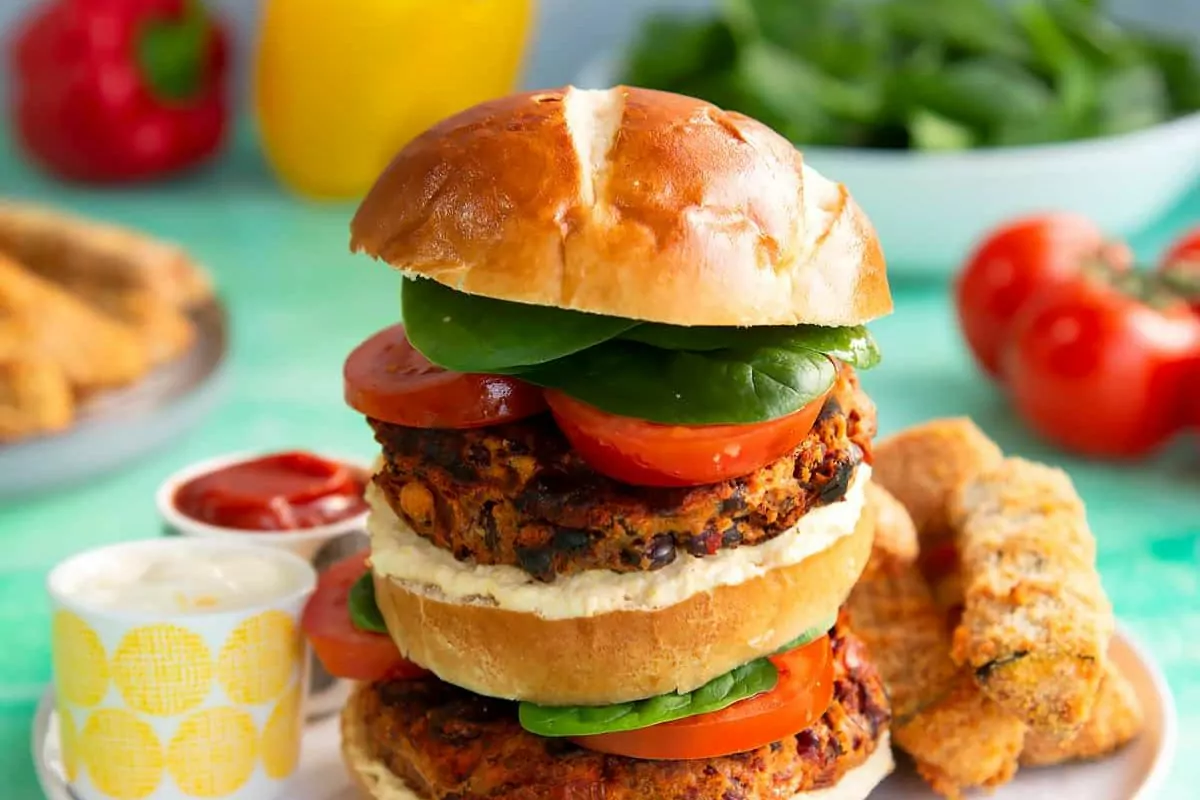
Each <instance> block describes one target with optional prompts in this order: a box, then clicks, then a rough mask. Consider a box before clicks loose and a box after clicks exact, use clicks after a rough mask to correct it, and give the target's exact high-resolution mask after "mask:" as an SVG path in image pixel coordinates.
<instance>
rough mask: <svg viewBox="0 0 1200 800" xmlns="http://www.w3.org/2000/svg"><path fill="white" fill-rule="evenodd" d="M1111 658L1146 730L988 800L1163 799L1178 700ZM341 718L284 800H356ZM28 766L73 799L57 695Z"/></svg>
mask: <svg viewBox="0 0 1200 800" xmlns="http://www.w3.org/2000/svg"><path fill="white" fill-rule="evenodd" d="M1110 655H1111V657H1112V659H1113V661H1114V662H1115V663H1116V664H1117V666H1118V667H1120V669H1121V671H1122V672H1124V673H1125V675H1127V676H1128V677H1129V680H1130V681H1131V682H1132V683H1133V686H1134V688H1135V689H1136V691H1137V694H1138V698H1139V699H1140V700H1141V701H1142V705H1143V707H1144V708H1145V711H1146V729H1145V730H1144V731H1143V732H1142V735H1141V736H1140V737H1139V738H1138V740H1137V741H1136V742H1134V743H1132V744H1131V745H1129V746H1128V747H1126V748H1125V749H1124V750H1122V751H1121V752H1119V753H1118V754H1116V755H1114V756H1112V757H1111V758H1108V759H1105V760H1103V761H1098V762H1095V763H1090V764H1072V765H1069V766H1062V767H1046V768H1042V769H1026V770H1021V771H1020V772H1019V773H1018V774H1017V777H1016V779H1015V780H1013V781H1012V783H1009V784H1008V785H1006V786H1004V787H1003V788H1001V789H999V790H997V791H996V792H995V793H994V794H992V795H990V797H991V798H992V800H1061V798H1064V797H1076V798H1087V800H1152V798H1156V797H1158V796H1159V795H1160V793H1161V790H1162V788H1163V784H1164V783H1165V781H1166V778H1167V773H1168V772H1169V770H1170V768H1171V762H1172V761H1173V760H1174V757H1175V745H1176V720H1175V701H1174V700H1173V698H1172V697H1171V690H1170V688H1169V687H1168V686H1167V682H1166V680H1165V679H1164V678H1163V676H1162V673H1161V672H1160V671H1159V669H1158V666H1157V665H1156V664H1155V663H1154V661H1153V660H1152V659H1151V658H1150V655H1149V653H1148V652H1147V651H1146V650H1145V649H1143V648H1142V647H1141V646H1139V645H1138V644H1137V643H1136V642H1134V641H1133V639H1132V638H1130V636H1129V634H1128V633H1126V632H1125V631H1123V630H1118V631H1117V635H1116V637H1114V639H1113V643H1112V648H1111V650H1110ZM339 738H340V737H339V732H338V718H337V716H336V715H335V716H332V717H327V718H325V719H323V720H321V721H320V722H316V723H313V724H311V725H310V726H309V727H308V730H307V732H306V733H305V737H304V752H303V755H302V757H301V761H300V773H301V777H300V779H299V780H298V781H297V782H296V784H297V786H298V787H299V792H298V793H297V794H295V796H293V797H291V798H288V800H361V795H360V794H359V793H358V792H357V790H356V789H355V788H354V786H353V785H352V784H351V782H350V780H349V778H347V777H346V774H345V771H344V767H343V766H342V759H341V755H340V752H339V748H338V743H339ZM33 760H34V764H35V766H36V767H37V773H38V779H39V780H40V781H41V784H42V788H43V789H44V790H45V792H46V797H47V798H48V800H72V796H71V793H70V790H69V789H68V788H67V786H66V782H65V781H64V779H63V770H62V762H61V758H60V754H59V747H58V720H57V715H56V714H55V712H54V695H53V692H52V691H47V693H46V695H45V697H43V698H42V702H41V705H40V706H39V707H38V712H37V717H36V718H35V720H34V723H33ZM934 797H935V795H934V794H933V792H931V791H930V790H929V789H928V787H926V786H925V784H924V783H922V781H921V779H920V778H919V777H917V775H916V774H915V773H913V772H912V770H911V769H910V768H909V767H908V766H907V764H906V763H905V762H904V761H903V760H902V759H901V766H900V768H899V769H898V770H897V772H896V774H895V775H892V776H891V777H890V778H888V780H887V781H885V782H884V784H883V785H882V786H881V787H879V789H877V790H876V791H875V792H874V793H873V794H872V795H871V800H931V798H934Z"/></svg>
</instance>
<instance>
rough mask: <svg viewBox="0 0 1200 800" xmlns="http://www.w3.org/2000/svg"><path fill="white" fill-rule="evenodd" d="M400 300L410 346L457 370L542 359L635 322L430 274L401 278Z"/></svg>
mask: <svg viewBox="0 0 1200 800" xmlns="http://www.w3.org/2000/svg"><path fill="white" fill-rule="evenodd" d="M401 306H402V313H403V317H404V329H405V332H406V333H407V334H408V340H409V341H410V342H412V345H413V347H415V348H416V349H417V350H419V351H421V353H422V354H424V356H425V357H426V358H428V359H429V360H430V361H432V362H433V363H434V364H437V365H439V366H442V367H445V368H446V369H452V370H457V371H458V372H497V371H501V370H506V369H508V368H511V367H524V366H528V365H530V364H542V363H544V362H547V361H553V360H554V359H556V358H562V357H563V356H567V355H570V354H572V353H576V352H578V351H580V350H584V349H586V348H588V347H591V346H592V345H594V344H598V343H599V342H604V341H607V340H608V339H611V338H613V337H614V336H617V335H619V334H621V333H623V332H624V331H627V330H629V329H630V328H632V327H633V326H634V325H637V322H636V321H634V320H631V319H621V318H619V317H605V316H601V315H599V314H584V313H581V312H578V311H568V310H565V309H561V308H550V307H546V306H534V305H527V304H525V303H510V302H507V301H505V300H493V299H492V298H489V297H480V296H479V295H471V294H467V293H465V292H459V291H455V290H454V289H451V288H450V287H448V286H443V285H442V284H440V283H438V282H437V281H433V280H420V279H419V280H408V279H406V280H405V281H404V285H403V289H402V292H401Z"/></svg>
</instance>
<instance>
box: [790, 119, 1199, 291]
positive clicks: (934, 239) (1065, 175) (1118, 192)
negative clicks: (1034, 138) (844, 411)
mask: <svg viewBox="0 0 1200 800" xmlns="http://www.w3.org/2000/svg"><path fill="white" fill-rule="evenodd" d="M803 149H804V157H805V160H806V161H807V162H808V163H809V164H811V165H812V166H813V167H815V168H816V169H817V171H818V172H820V173H822V174H823V175H825V176H826V177H828V178H831V179H833V180H837V181H839V182H841V183H844V184H845V185H846V187H847V188H848V189H849V190H850V192H851V194H853V195H854V199H855V200H857V201H858V203H859V205H861V206H862V207H863V210H864V211H866V213H867V216H868V217H870V219H871V222H872V223H874V225H875V229H876V231H877V232H878V233H879V240H880V242H881V243H882V244H883V253H884V255H885V256H886V257H887V260H888V266H889V268H891V269H894V270H895V271H896V272H897V273H903V274H934V273H937V274H946V273H948V272H950V271H953V270H954V269H956V268H957V267H958V266H959V264H961V262H962V261H963V259H964V258H965V257H966V256H967V254H968V252H969V251H970V250H971V248H972V247H973V246H974V245H975V244H976V243H977V242H978V241H979V239H980V238H982V236H983V235H984V234H986V233H987V232H988V231H989V230H990V229H991V228H993V227H994V226H996V225H998V224H1000V223H1002V222H1005V221H1006V220H1010V219H1012V218H1014V217H1018V216H1022V215H1025V214H1029V213H1033V212H1039V211H1049V210H1053V211H1075V212H1078V213H1080V214H1083V215H1085V216H1087V217H1090V218H1091V219H1093V220H1095V222H1096V223H1097V224H1098V225H1099V226H1100V227H1101V229H1103V230H1104V231H1106V232H1108V233H1109V234H1110V235H1114V236H1120V237H1128V236H1130V235H1132V234H1134V233H1137V232H1138V231H1140V230H1141V229H1143V228H1145V227H1146V226H1148V225H1150V224H1151V223H1153V222H1154V221H1155V220H1156V219H1158V218H1159V217H1161V216H1162V214H1163V213H1164V212H1166V211H1168V210H1169V209H1170V208H1171V207H1172V206H1173V205H1174V204H1175V203H1176V202H1178V201H1179V199H1180V198H1181V197H1182V196H1183V195H1184V193H1186V192H1187V191H1188V190H1189V189H1190V188H1191V187H1192V186H1193V185H1194V184H1195V182H1196V179H1197V178H1200V113H1196V114H1190V115H1188V116H1186V117H1181V118H1179V119H1176V120H1174V121H1172V122H1167V123H1164V124H1162V125H1156V126H1154V127H1152V128H1147V129H1145V130H1142V131H1138V132H1136V133H1130V134H1125V135H1123V136H1110V137H1105V138H1100V139H1084V140H1080V141H1077V142H1067V143H1062V144H1046V145H1033V146H1027V147H1002V148H994V149H986V150H968V151H963V152H953V153H925V152H907V151H889V150H867V149H863V148H838V147H807V148H803Z"/></svg>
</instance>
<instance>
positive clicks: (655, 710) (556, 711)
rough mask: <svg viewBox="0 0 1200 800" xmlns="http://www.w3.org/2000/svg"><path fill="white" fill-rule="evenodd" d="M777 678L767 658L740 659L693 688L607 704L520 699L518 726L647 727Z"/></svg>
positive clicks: (759, 689) (543, 729)
mask: <svg viewBox="0 0 1200 800" xmlns="http://www.w3.org/2000/svg"><path fill="white" fill-rule="evenodd" d="M778 681H779V672H778V670H776V669H775V665H774V664H772V663H771V662H770V661H768V660H767V659H765V658H759V659H756V660H754V661H751V662H750V663H749V664H744V665H742V666H740V667H738V668H737V669H735V670H733V671H732V672H727V673H725V674H724V675H721V676H719V677H717V678H714V679H712V680H711V681H709V682H708V683H706V684H704V685H703V686H701V687H700V688H699V689H697V690H695V691H694V692H685V693H682V694H681V693H678V692H671V693H670V694H663V695H659V696H657V697H651V698H649V699H646V700H638V701H637V702H633V703H617V704H614V705H607V706H539V705H535V704H533V703H521V706H520V710H519V712H518V714H519V717H520V721H521V727H523V728H524V729H525V730H527V731H529V732H531V733H536V734H538V735H539V736H591V735H594V734H597V733H614V732H616V731H632V730H637V729H638V728H648V727H650V726H651V725H660V724H662V723H664V722H671V721H672V720H676V719H683V718H684V717H694V716H696V715H697V714H708V713H711V712H713V711H720V710H721V709H723V708H728V707H729V706H731V705H733V704H734V703H736V702H738V701H739V700H745V699H746V698H748V697H754V696H755V695H758V694H762V693H763V692H769V691H771V690H772V689H774V688H775V684H776V683H777V682H778Z"/></svg>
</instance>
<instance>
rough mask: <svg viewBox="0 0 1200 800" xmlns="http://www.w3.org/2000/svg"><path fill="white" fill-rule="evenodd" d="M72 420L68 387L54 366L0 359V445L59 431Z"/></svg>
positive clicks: (39, 361) (30, 360)
mask: <svg viewBox="0 0 1200 800" xmlns="http://www.w3.org/2000/svg"><path fill="white" fill-rule="evenodd" d="M74 418H75V399H74V397H73V396H72V394H71V384H70V383H69V382H68V381H67V376H66V375H64V374H63V371H62V370H61V369H59V368H58V366H57V365H56V364H54V363H53V362H52V361H49V360H47V359H35V358H23V357H19V356H18V357H13V358H11V359H5V358H0V443H2V442H12V441H15V440H17V439H23V438H25V437H27V436H35V435H38V434H44V433H53V432H55V431H60V430H63V429H64V428H66V427H67V426H69V425H70V424H71V421H72V420H73V419H74Z"/></svg>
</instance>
